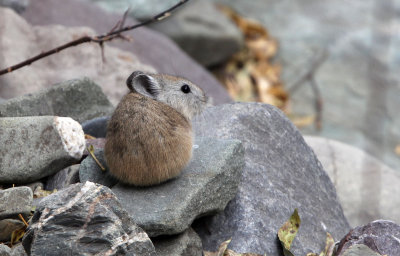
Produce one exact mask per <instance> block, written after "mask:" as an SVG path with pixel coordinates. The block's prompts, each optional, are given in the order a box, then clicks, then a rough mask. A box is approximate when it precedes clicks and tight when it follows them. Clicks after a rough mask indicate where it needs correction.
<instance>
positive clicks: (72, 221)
mask: <svg viewBox="0 0 400 256" xmlns="http://www.w3.org/2000/svg"><path fill="white" fill-rule="evenodd" d="M22 243H23V246H24V248H25V250H26V251H27V252H28V254H29V255H46V253H48V252H51V253H52V254H54V255H83V254H87V255H95V254H96V255H155V251H154V246H153V244H152V243H151V241H150V239H149V238H148V236H147V235H146V233H144V232H143V230H142V229H141V228H139V227H138V226H136V225H135V223H134V222H133V221H132V220H131V219H130V218H129V215H128V213H127V212H126V211H125V210H124V209H123V208H122V206H121V204H120V203H119V201H118V200H117V199H116V197H115V196H114V194H113V193H112V192H111V190H109V189H108V188H107V187H104V186H101V185H96V184H94V183H92V182H86V183H85V184H81V183H79V184H74V185H71V186H69V187H68V188H66V189H64V190H61V191H59V192H57V193H55V194H52V195H50V196H47V197H46V198H44V199H43V200H42V201H41V202H40V204H39V206H38V207H37V208H36V211H35V214H34V216H33V218H32V221H31V224H30V225H29V228H28V229H27V233H26V234H25V236H24V238H23V241H22Z"/></svg>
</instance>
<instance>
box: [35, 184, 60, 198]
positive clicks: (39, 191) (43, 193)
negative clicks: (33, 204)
mask: <svg viewBox="0 0 400 256" xmlns="http://www.w3.org/2000/svg"><path fill="white" fill-rule="evenodd" d="M55 192H57V189H54V190H53V191H49V190H43V189H42V187H41V186H39V187H37V188H36V189H35V191H34V192H33V198H41V197H46V196H48V195H51V194H53V193H55Z"/></svg>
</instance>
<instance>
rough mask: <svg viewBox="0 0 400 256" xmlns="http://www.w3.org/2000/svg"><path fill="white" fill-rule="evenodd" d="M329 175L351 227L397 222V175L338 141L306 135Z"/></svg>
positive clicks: (399, 220) (399, 202) (399, 203)
mask: <svg viewBox="0 0 400 256" xmlns="http://www.w3.org/2000/svg"><path fill="white" fill-rule="evenodd" d="M305 140H306V142H307V143H308V145H310V147H311V148H312V149H313V150H314V152H315V154H316V155H317V157H318V159H319V160H320V161H321V163H322V166H323V167H324V169H325V170H326V172H327V173H328V175H329V177H330V178H331V180H332V182H333V184H334V185H335V187H336V191H337V193H338V196H339V200H340V202H341V204H342V206H343V211H344V214H345V216H346V218H347V219H348V220H349V222H350V225H351V226H352V227H356V226H360V225H364V224H365V223H369V222H371V221H373V220H378V219H383V220H393V221H395V222H397V223H400V210H399V206H400V196H394V195H400V185H399V184H400V172H398V171H397V170H393V169H391V168H390V167H389V166H387V165H385V164H384V163H382V162H381V161H379V160H378V159H376V158H375V157H373V156H371V155H370V154H368V153H366V152H365V151H363V150H361V149H359V148H356V147H353V146H351V145H347V144H344V143H342V142H339V141H335V140H331V139H326V138H321V137H314V136H305Z"/></svg>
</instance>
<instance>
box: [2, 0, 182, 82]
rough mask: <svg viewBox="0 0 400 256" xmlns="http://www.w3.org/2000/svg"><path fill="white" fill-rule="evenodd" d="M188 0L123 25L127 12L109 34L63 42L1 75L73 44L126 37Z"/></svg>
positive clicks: (161, 17) (5, 70) (101, 41)
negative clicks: (130, 31)
mask: <svg viewBox="0 0 400 256" xmlns="http://www.w3.org/2000/svg"><path fill="white" fill-rule="evenodd" d="M188 1H189V0H180V1H179V2H178V3H177V4H175V5H174V6H172V7H170V8H169V9H167V10H165V11H163V12H161V13H159V14H157V15H155V16H153V17H152V18H150V19H148V20H145V21H143V22H140V23H138V24H135V25H131V26H126V27H123V26H124V22H125V19H126V15H127V12H125V13H124V16H123V18H122V20H121V21H118V23H117V24H116V25H115V26H114V27H113V28H112V29H111V31H110V32H108V33H107V34H103V35H99V36H94V37H90V36H84V37H81V38H78V39H76V40H73V41H71V42H69V43H66V44H63V45H61V46H59V47H56V48H54V49H52V50H49V51H47V52H43V53H40V54H38V55H36V56H34V57H32V58H29V59H27V60H25V61H23V62H21V63H18V64H16V65H13V66H11V67H8V68H5V69H3V70H0V76H1V75H4V74H7V73H10V72H12V71H14V70H17V69H20V68H22V67H24V66H28V65H30V64H32V63H33V62H35V61H37V60H40V59H43V58H45V57H47V56H49V55H52V54H55V53H58V52H60V51H62V50H64V49H67V48H69V47H72V46H77V45H80V44H83V43H87V42H95V43H99V44H100V46H102V45H103V43H104V42H107V41H111V40H113V39H115V38H123V39H126V37H124V36H123V35H121V33H123V32H126V31H129V30H133V29H136V28H139V27H143V26H146V25H149V24H151V23H154V22H157V21H160V20H163V19H164V18H166V17H168V16H170V15H171V12H172V11H174V10H175V9H176V8H178V7H179V6H181V5H183V4H185V3H186V2H188Z"/></svg>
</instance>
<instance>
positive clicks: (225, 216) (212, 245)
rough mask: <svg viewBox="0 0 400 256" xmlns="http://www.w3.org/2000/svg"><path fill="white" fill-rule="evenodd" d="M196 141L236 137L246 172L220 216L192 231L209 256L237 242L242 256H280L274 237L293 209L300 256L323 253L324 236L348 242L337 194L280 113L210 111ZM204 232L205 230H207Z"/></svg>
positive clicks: (253, 108)
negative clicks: (297, 219)
mask: <svg viewBox="0 0 400 256" xmlns="http://www.w3.org/2000/svg"><path fill="white" fill-rule="evenodd" d="M194 127H195V130H196V134H197V135H200V136H201V135H202V134H207V135H208V136H215V137H217V138H221V139H239V140H241V141H242V142H243V145H244V147H245V152H246V153H245V160H246V166H245V169H244V170H245V171H244V172H243V174H242V177H241V183H240V185H239V192H238V194H237V195H236V197H235V198H234V199H233V200H232V201H230V202H229V204H228V205H227V207H226V208H225V211H224V212H223V213H220V214H217V215H216V216H214V217H209V218H205V219H204V220H203V221H202V225H199V226H198V227H196V228H195V230H196V231H197V233H198V234H199V235H200V237H201V238H202V241H203V247H204V248H205V250H208V251H216V250H217V248H218V246H219V245H220V244H221V243H222V242H223V241H226V240H228V239H229V238H232V241H231V243H230V244H229V248H231V249H232V250H234V251H235V252H238V253H245V252H253V253H259V254H264V253H266V254H267V255H281V253H282V250H281V248H280V246H279V243H278V241H277V232H278V230H279V228H280V227H281V225H282V224H283V223H284V222H286V221H287V220H288V218H289V217H290V215H291V214H292V212H293V211H294V209H295V208H298V209H299V214H300V218H301V228H300V230H299V233H298V234H297V236H296V239H295V240H294V242H293V244H292V249H293V251H292V252H293V253H294V254H295V255H305V254H306V253H308V252H310V251H314V252H319V251H322V249H323V248H324V244H325V237H326V232H329V233H331V234H332V235H333V237H334V238H335V239H339V238H341V237H343V235H344V234H345V233H346V232H347V231H348V229H349V225H348V224H347V221H346V218H345V217H344V215H343V211H342V208H341V206H340V204H339V202H338V199H337V196H336V192H335V188H334V186H333V184H332V182H331V181H330V179H329V177H328V175H327V174H326V173H325V171H324V170H323V169H322V166H321V164H320V162H319V161H318V159H317V158H316V156H315V155H314V153H313V151H312V150H311V149H310V148H309V147H308V146H307V144H306V143H305V141H304V139H303V138H302V136H301V134H300V133H299V132H298V130H297V129H296V128H295V127H294V125H293V124H292V123H291V122H290V121H289V120H288V119H287V118H286V117H285V116H284V114H283V113H282V112H281V111H279V110H278V109H277V108H275V107H272V106H270V105H265V104H258V103H235V104H227V105H221V106H218V107H213V108H209V109H208V110H207V111H206V112H205V113H204V114H203V117H202V118H199V119H197V120H196V121H195V122H194ZM206 227H207V228H206Z"/></svg>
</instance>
